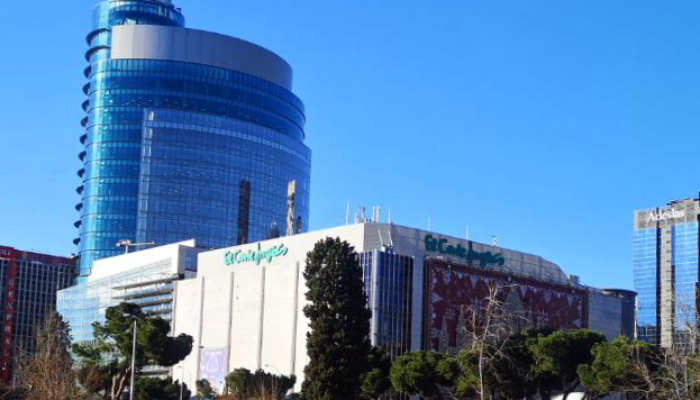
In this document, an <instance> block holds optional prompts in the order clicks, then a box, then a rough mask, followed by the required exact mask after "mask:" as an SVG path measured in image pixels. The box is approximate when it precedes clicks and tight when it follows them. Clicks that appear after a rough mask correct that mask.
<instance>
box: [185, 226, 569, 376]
mask: <svg viewBox="0 0 700 400" xmlns="http://www.w3.org/2000/svg"><path fill="white" fill-rule="evenodd" d="M428 236H432V237H434V238H437V239H439V240H442V241H443V244H444V247H445V248H444V249H443V250H445V251H438V250H435V249H429V248H428V247H427V245H426V238H427V237H428ZM328 237H332V238H340V239H342V240H345V241H347V242H348V243H350V245H352V246H353V247H354V248H355V250H356V251H357V252H358V253H365V254H369V253H373V254H374V257H373V264H374V268H371V269H372V273H373V274H375V273H376V271H377V268H376V267H377V262H376V260H377V259H378V257H377V254H388V255H392V254H394V255H399V256H402V257H410V258H412V259H413V263H412V266H413V275H412V276H411V286H412V287H411V289H410V290H411V291H410V292H409V293H410V296H411V297H412V298H411V299H410V305H411V324H410V339H411V341H410V348H411V349H412V350H419V349H421V348H422V345H423V343H422V342H423V337H422V336H423V331H424V326H425V325H424V321H423V317H424V316H423V308H424V298H423V296H424V293H423V291H424V287H425V285H424V273H425V271H424V260H425V259H426V257H438V258H442V259H445V260H447V261H449V262H454V263H456V264H459V263H465V262H467V259H468V258H469V257H475V258H474V259H475V260H476V261H475V262H478V263H481V262H483V263H484V264H485V265H484V268H487V269H491V270H495V271H501V272H512V273H516V274H519V275H524V276H526V277H528V278H531V279H536V280H544V281H547V282H557V283H559V284H562V285H567V284H571V283H570V282H569V281H568V277H567V275H566V274H565V273H564V272H563V271H562V270H561V268H559V267H558V266H557V265H556V264H554V263H551V262H549V261H546V260H544V259H542V258H541V257H538V256H534V255H530V254H523V253H519V252H515V251H511V250H507V249H502V248H498V247H494V246H488V245H483V244H479V243H474V242H470V241H467V240H464V239H459V238H455V237H450V236H443V235H438V234H435V233H431V232H426V231H422V230H418V229H411V228H406V227H400V226H395V225H390V224H356V225H349V226H344V227H340V228H334V229H328V230H323V231H317V232H311V233H306V234H300V235H296V236H290V237H282V238H278V239H273V240H268V241H264V242H260V243H253V244H249V245H243V246H237V247H232V248H227V249H219V250H214V251H209V252H206V253H201V254H199V262H198V269H199V272H198V274H199V277H200V279H203V282H204V283H205V284H204V288H205V289H202V287H201V286H200V287H198V286H197V285H193V284H180V286H179V287H180V288H181V289H182V290H178V296H180V295H182V296H183V298H184V299H185V303H194V302H196V301H197V299H199V297H198V296H200V294H199V293H193V292H197V291H203V293H202V294H201V296H202V297H203V311H202V312H198V311H197V308H196V307H195V306H193V305H188V306H183V310H178V313H177V318H178V320H181V319H182V318H185V319H186V320H188V321H196V320H201V321H202V326H201V329H202V332H204V334H203V337H202V338H203V340H202V345H203V346H204V347H205V349H206V348H207V347H209V346H211V347H221V346H226V347H227V348H228V351H229V365H228V368H227V370H228V371H229V372H231V371H233V370H234V369H236V368H247V369H249V370H251V371H253V370H256V369H264V370H266V371H269V372H272V373H282V374H285V375H288V374H294V375H296V376H297V378H298V384H297V388H296V389H297V390H298V389H300V388H301V382H302V381H303V379H304V376H303V370H304V367H305V366H306V364H307V363H308V356H307V353H306V339H307V333H308V330H309V321H308V319H307V318H306V316H305V315H304V313H303V309H304V306H305V305H306V304H307V300H306V297H305V293H306V284H305V282H304V279H303V275H302V272H303V270H304V268H305V266H306V256H307V254H308V253H309V252H310V251H312V250H313V248H314V245H315V244H316V243H317V242H319V241H321V240H323V239H325V238H328ZM447 246H450V250H449V252H452V253H451V254H448V252H447ZM457 248H459V249H462V250H460V251H461V253H460V251H457V252H455V249H457ZM263 255H268V256H269V257H264V256H263ZM482 260H483V261H482ZM227 264H228V265H227ZM393 265H394V268H395V266H396V265H397V264H393ZM231 274H233V293H232V295H231V292H230V291H229V289H228V288H227V285H230V284H231V279H230V276H231ZM377 282H378V279H374V280H373V283H372V290H373V292H374V293H375V294H376V290H378V286H376V285H377ZM210 285H211V286H210ZM392 290H393V289H392ZM374 298H376V295H375V296H374ZM180 304H182V303H181V302H180V301H179V300H178V307H180ZM229 321H230V323H229ZM375 322H376V321H375ZM176 326H177V329H176V332H175V333H176V334H180V333H187V334H191V335H193V336H194V335H195V334H196V332H195V330H196V329H198V325H197V324H196V323H194V322H188V323H186V324H180V323H178V324H176ZM373 326H375V327H376V323H374V324H373ZM227 336H228V343H227V341H226V339H225V338H226V337H227ZM375 340H377V339H376V338H375ZM193 357H194V355H193V356H190V357H189V358H193ZM189 358H188V360H187V361H185V363H186V368H188V369H192V368H194V370H195V373H193V374H192V380H191V381H190V382H188V385H192V384H194V381H195V380H196V379H199V377H201V375H200V374H199V372H197V369H196V368H197V364H193V363H192V362H190V361H189Z"/></svg>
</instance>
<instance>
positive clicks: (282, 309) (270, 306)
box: [262, 265, 299, 375]
mask: <svg viewBox="0 0 700 400" xmlns="http://www.w3.org/2000/svg"><path fill="white" fill-rule="evenodd" d="M265 269H266V271H267V273H266V279H265V308H264V315H263V336H262V366H263V367H266V369H271V370H272V371H274V372H279V373H282V374H284V375H290V374H292V368H293V366H294V364H293V362H292V361H293V356H294V352H295V349H294V345H295V342H294V341H293V340H290V339H292V338H294V337H295V335H296V331H297V329H296V321H297V311H298V310H297V309H296V307H295V306H296V305H297V295H298V290H297V289H298V282H299V275H298V273H297V268H296V266H293V265H282V266H269V267H265Z"/></svg>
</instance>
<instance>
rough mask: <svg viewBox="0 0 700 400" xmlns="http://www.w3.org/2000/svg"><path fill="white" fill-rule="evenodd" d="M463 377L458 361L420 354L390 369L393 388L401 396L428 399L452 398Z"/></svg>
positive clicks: (432, 354)
mask: <svg viewBox="0 0 700 400" xmlns="http://www.w3.org/2000/svg"><path fill="white" fill-rule="evenodd" d="M459 373H460V369H459V365H458V363H457V360H456V359H455V357H452V356H448V355H444V354H440V353H436V352H425V351H417V352H413V353H407V354H404V355H403V356H401V357H399V358H398V359H396V361H394V364H393V365H392V366H391V373H390V376H391V384H392V385H393V387H394V390H396V391H397V392H399V393H402V394H406V395H418V396H420V397H422V398H425V399H438V400H439V399H446V398H453V397H454V396H452V392H453V390H454V387H455V381H456V380H457V378H458V376H459Z"/></svg>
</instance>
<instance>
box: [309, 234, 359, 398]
mask: <svg viewBox="0 0 700 400" xmlns="http://www.w3.org/2000/svg"><path fill="white" fill-rule="evenodd" d="M304 278H305V279H306V285H307V287H308V292H307V294H306V298H307V300H309V302H310V304H309V305H307V306H306V307H305V308H304V314H305V315H306V316H307V317H308V318H309V320H310V328H311V330H310V333H308V334H307V339H308V340H307V352H308V355H309V364H308V365H307V367H306V369H305V374H306V380H305V381H304V384H303V387H302V391H303V397H304V399H306V400H357V399H358V398H360V397H361V395H362V377H363V376H364V374H365V373H366V372H367V369H368V357H369V353H370V349H371V346H370V341H369V321H370V318H371V312H370V311H369V309H368V308H367V296H366V295H365V293H364V290H363V281H362V268H361V267H360V265H359V262H358V257H357V254H356V253H355V251H354V248H353V247H352V246H350V245H349V244H348V243H347V242H342V241H341V240H340V239H331V238H327V239H325V240H323V241H321V242H319V243H317V244H316V246H315V247H314V250H313V251H312V252H310V253H309V254H308V256H307V262H306V270H305V272H304Z"/></svg>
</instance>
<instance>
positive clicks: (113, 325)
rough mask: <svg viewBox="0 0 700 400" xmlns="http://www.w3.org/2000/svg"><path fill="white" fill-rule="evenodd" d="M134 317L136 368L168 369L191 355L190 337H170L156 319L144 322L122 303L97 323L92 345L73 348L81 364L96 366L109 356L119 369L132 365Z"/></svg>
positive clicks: (165, 325) (133, 306) (161, 321)
mask: <svg viewBox="0 0 700 400" xmlns="http://www.w3.org/2000/svg"><path fill="white" fill-rule="evenodd" d="M125 314H126V315H134V316H136V320H137V323H138V329H137V338H136V341H137V349H138V351H137V353H136V354H137V355H136V366H137V368H140V367H143V366H144V365H147V364H157V365H161V366H164V367H170V366H173V365H175V364H177V363H178V362H180V361H182V360H184V359H185V357H187V356H188V355H189V354H190V353H191V352H192V343H193V340H192V337H191V336H188V335H184V334H181V335H179V336H178V337H171V336H170V323H169V322H168V321H166V320H164V319H162V318H159V317H152V318H146V317H145V316H143V315H142V313H141V309H140V307H139V306H137V305H136V304H130V303H122V304H120V305H118V306H116V307H110V308H108V309H107V312H106V322H105V323H104V325H102V324H100V323H99V322H96V323H94V324H93V328H94V336H95V341H94V343H91V344H87V345H75V346H74V347H73V350H74V352H75V353H76V354H77V355H78V357H79V358H81V359H82V360H81V361H83V362H84V363H87V364H90V365H99V364H102V363H103V361H104V357H105V356H108V355H117V356H119V359H120V361H121V365H124V366H126V365H130V364H131V350H132V341H133V336H132V332H133V324H134V319H133V318H132V317H128V316H125Z"/></svg>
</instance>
